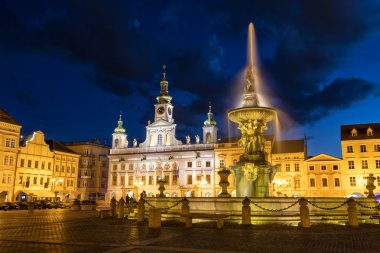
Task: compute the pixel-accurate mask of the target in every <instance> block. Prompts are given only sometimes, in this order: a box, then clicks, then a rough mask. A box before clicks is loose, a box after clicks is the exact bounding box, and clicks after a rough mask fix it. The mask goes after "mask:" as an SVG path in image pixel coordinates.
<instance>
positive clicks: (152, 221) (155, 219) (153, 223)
mask: <svg viewBox="0 0 380 253" xmlns="http://www.w3.org/2000/svg"><path fill="white" fill-rule="evenodd" d="M148 223H149V225H148V226H149V228H161V208H151V209H149V218H148Z"/></svg>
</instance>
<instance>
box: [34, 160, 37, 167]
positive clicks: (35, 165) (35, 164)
mask: <svg viewBox="0 0 380 253" xmlns="http://www.w3.org/2000/svg"><path fill="white" fill-rule="evenodd" d="M34 168H36V169H38V161H35V162H34Z"/></svg>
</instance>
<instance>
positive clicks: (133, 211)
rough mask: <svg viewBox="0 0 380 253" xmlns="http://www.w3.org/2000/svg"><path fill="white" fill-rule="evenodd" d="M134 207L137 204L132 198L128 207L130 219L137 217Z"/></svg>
mask: <svg viewBox="0 0 380 253" xmlns="http://www.w3.org/2000/svg"><path fill="white" fill-rule="evenodd" d="M134 205H135V202H134V200H133V198H130V199H129V205H128V213H129V216H130V217H134V216H135V208H134Z"/></svg>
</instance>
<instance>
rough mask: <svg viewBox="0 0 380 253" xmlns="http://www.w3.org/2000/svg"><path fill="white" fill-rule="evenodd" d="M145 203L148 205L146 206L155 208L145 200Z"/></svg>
mask: <svg viewBox="0 0 380 253" xmlns="http://www.w3.org/2000/svg"><path fill="white" fill-rule="evenodd" d="M145 203H146V204H148V206H150V207H151V208H156V207H155V206H154V205H152V204H151V203H149V202H148V201H147V200H145Z"/></svg>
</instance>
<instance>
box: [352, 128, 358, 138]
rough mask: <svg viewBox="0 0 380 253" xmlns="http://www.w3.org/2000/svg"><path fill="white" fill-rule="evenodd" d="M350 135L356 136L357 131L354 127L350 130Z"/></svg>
mask: <svg viewBox="0 0 380 253" xmlns="http://www.w3.org/2000/svg"><path fill="white" fill-rule="evenodd" d="M351 136H352V137H356V136H358V131H357V130H356V129H355V128H353V129H352V130H351Z"/></svg>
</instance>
